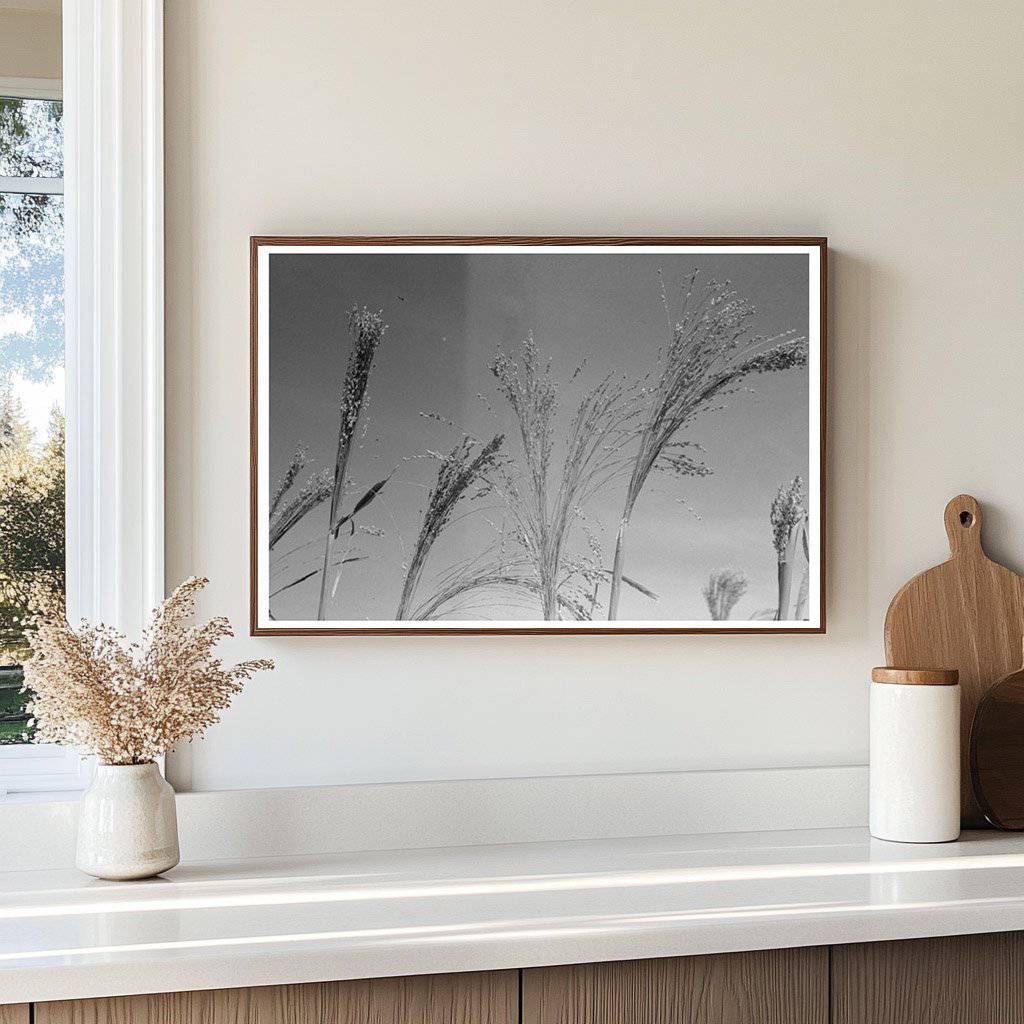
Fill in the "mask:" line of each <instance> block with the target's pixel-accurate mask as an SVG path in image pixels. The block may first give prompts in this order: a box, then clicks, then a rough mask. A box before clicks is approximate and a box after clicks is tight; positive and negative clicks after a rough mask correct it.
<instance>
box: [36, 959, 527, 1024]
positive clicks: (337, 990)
mask: <svg viewBox="0 0 1024 1024" xmlns="http://www.w3.org/2000/svg"><path fill="white" fill-rule="evenodd" d="M517 1017H518V979H517V976H516V972H515V971H497V972H492V973H486V974H483V973H477V974H440V975H429V976H424V977H417V978H377V979H373V980H370V981H337V982H329V983H324V984H316V985H276V986H271V987H267V988H238V989H219V990H217V991H212V992H172V993H169V994H165V995H149V996H120V997H117V998H114V999H83V1000H68V1001H65V1002H55V1003H37V1004H36V1015H35V1024H516V1019H517Z"/></svg>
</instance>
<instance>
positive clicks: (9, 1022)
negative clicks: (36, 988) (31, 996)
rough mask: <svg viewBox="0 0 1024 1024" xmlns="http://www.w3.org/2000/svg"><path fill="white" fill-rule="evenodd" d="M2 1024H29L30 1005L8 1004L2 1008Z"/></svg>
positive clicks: (0, 1014) (0, 1020)
mask: <svg viewBox="0 0 1024 1024" xmlns="http://www.w3.org/2000/svg"><path fill="white" fill-rule="evenodd" d="M0 1024H28V1004H27V1003H18V1004H14V1003H8V1004H7V1005H6V1006H0Z"/></svg>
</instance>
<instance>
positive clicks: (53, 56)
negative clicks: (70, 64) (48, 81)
mask: <svg viewBox="0 0 1024 1024" xmlns="http://www.w3.org/2000/svg"><path fill="white" fill-rule="evenodd" d="M60 77H61V46H60V0H20V2H19V0H12V2H6V0H0V78H60Z"/></svg>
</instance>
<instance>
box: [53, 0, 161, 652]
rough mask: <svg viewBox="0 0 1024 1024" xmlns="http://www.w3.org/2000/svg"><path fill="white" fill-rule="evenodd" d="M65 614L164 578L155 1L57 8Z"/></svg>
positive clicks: (142, 591)
mask: <svg viewBox="0 0 1024 1024" xmlns="http://www.w3.org/2000/svg"><path fill="white" fill-rule="evenodd" d="M64 118H65V172H64V173H65V195H66V197H67V218H66V250H65V256H66V282H67V284H66V290H67V294H66V324H67V327H66V332H67V335H66V343H67V351H66V361H67V369H68V373H67V380H68V395H67V427H68V430H67V456H68V474H67V494H68V506H67V530H68V545H67V547H68V615H69V617H70V618H71V619H72V620H74V619H77V618H79V617H88V618H90V619H98V620H102V621H104V622H106V623H107V624H109V625H116V626H118V627H119V628H121V629H124V630H126V631H127V632H128V633H130V634H134V633H137V632H138V630H139V629H140V628H141V626H142V623H143V622H144V620H145V617H146V615H147V613H148V612H149V610H150V609H151V608H152V607H153V606H154V605H155V604H157V602H158V601H159V600H160V599H161V598H162V597H163V596H164V579H163V572H164V570H163V550H164V537H163V487H164V484H163V473H164V458H163V3H162V0H103V2H102V3H100V2H94V0H64Z"/></svg>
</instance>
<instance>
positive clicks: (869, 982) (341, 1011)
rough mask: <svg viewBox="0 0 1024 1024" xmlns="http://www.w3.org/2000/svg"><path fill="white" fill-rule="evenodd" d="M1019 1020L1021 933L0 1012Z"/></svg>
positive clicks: (493, 1022) (5, 1016)
mask: <svg viewBox="0 0 1024 1024" xmlns="http://www.w3.org/2000/svg"><path fill="white" fill-rule="evenodd" d="M30 1020H32V1021H34V1024H1024V932H1022V933H1018V932H1008V933H1003V934H993V935H964V936H955V937H952V938H940V939H913V940H909V941H906V942H875V943H865V944H861V945H850V946H833V947H831V949H829V948H827V947H819V948H808V949H775V950H763V951H760V952H752V953H722V954H717V955H713V956H692V957H676V958H671V959H662V960H629V961H624V962H621V963H605V964H581V965H576V966H567V967H540V968H535V969H532V970H524V971H493V972H489V973H472V974H444V975H433V976H426V977H411V978H379V979H375V980H371V981H343V982H331V983H323V984H314V985H279V986H274V987H267V988H249V989H223V990H220V991H215V992H176V993H171V994H169V995H149V996H125V997H119V998H113V999H86V1000H79V1001H65V1002H53V1003H37V1004H36V1005H35V1008H34V1016H32V1015H31V1014H30V1011H29V1007H27V1006H0V1024H29V1021H30Z"/></svg>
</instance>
